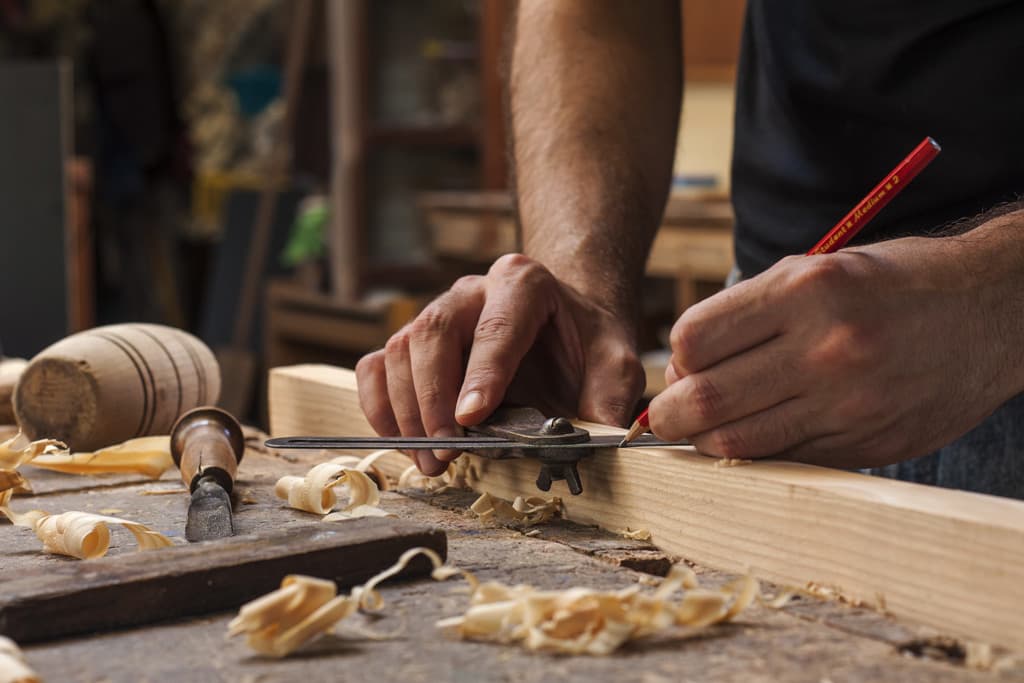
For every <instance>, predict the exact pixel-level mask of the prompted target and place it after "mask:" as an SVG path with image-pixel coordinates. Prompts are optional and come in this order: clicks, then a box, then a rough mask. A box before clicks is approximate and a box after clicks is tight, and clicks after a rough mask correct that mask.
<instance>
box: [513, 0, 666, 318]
mask: <svg viewBox="0 0 1024 683" xmlns="http://www.w3.org/2000/svg"><path fill="white" fill-rule="evenodd" d="M679 28H680V24H679V3H678V2H677V1H676V0H658V1H654V0H649V1H647V2H644V3H623V2H616V1H614V0H611V1H609V0H587V1H586V2H579V1H578V0H522V2H520V3H519V7H518V12H517V18H516V41H515V44H514V49H513V57H512V73H511V89H510V93H511V94H510V109H511V111H510V120H511V128H512V131H511V133H512V144H513V159H514V166H513V170H514V175H515V184H516V190H517V202H518V204H517V208H518V214H519V221H520V226H521V230H522V236H523V248H524V251H525V253H526V254H527V255H529V256H531V257H533V258H534V259H536V260H538V261H540V262H541V263H543V264H544V265H545V266H547V267H548V268H549V269H550V270H551V271H552V272H554V273H555V275H556V276H558V277H559V278H560V279H562V280H563V281H565V282H567V283H568V284H570V285H572V286H573V287H574V288H576V289H577V290H579V291H580V292H582V293H583V294H584V295H586V296H587V297H588V298H590V299H591V300H593V301H595V302H597V303H598V304H600V305H602V306H604V307H605V308H607V309H609V310H612V311H616V312H620V313H625V312H626V311H629V310H630V308H631V307H632V306H633V305H634V304H635V299H636V295H637V287H638V285H639V283H640V280H641V277H642V275H643V269H644V264H645V262H646V258H647V252H648V249H649V248H650V244H651V241H652V239H653V237H654V233H655V231H656V230H657V227H658V223H659V221H660V218H661V214H662V211H663V210H664V204H665V199H666V197H667V193H668V189H669V186H670V179H671V171H672V161H673V157H674V152H675V144H674V142H675V136H676V129H677V125H678V118H679V106H680V101H681V87H682V75H681V49H680V42H679V41H680V36H679Z"/></svg>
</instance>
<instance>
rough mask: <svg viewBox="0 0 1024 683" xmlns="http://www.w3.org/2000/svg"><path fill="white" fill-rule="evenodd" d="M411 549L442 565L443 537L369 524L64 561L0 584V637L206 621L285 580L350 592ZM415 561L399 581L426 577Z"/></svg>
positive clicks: (26, 638) (377, 521) (398, 524)
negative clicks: (308, 579)
mask: <svg viewBox="0 0 1024 683" xmlns="http://www.w3.org/2000/svg"><path fill="white" fill-rule="evenodd" d="M417 546H425V547H428V548H433V549H434V550H436V551H437V552H438V553H440V554H441V556H442V557H444V556H445V553H446V550H447V543H446V538H445V534H444V532H443V531H440V530H437V529H428V528H425V527H422V526H418V525H416V524H411V523H409V522H402V521H398V520H392V519H384V518H379V517H377V518H365V519H356V520H351V521H347V522H345V523H344V524H335V525H326V524H325V525H318V526H313V527H306V528H303V529H289V530H287V531H282V532H279V533H277V534H269V535H267V534H258V535H257V534H252V535H248V536H236V537H234V538H229V539H222V540H217V541H209V542H206V543H194V544H190V545H186V546H175V547H171V548H164V549H161V550H155V551H150V552H145V553H132V554H129V555H121V556H114V557H108V558H101V559H98V560H90V561H88V562H67V563H64V564H61V565H59V566H57V567H53V568H51V569H50V571H48V572H46V573H45V574H41V575H39V574H36V575H29V576H24V577H23V578H19V579H14V580H11V581H6V582H4V584H3V596H2V597H0V634H2V635H5V636H7V637H9V638H12V639H14V640H16V641H18V642H23V643H27V642H35V641H40V640H51V639H54V638H59V637H62V636H69V635H76V634H80V633H94V632H97V631H104V630H109V629H113V628H124V627H126V626H136V625H139V624H148V623H152V622H154V621H162V620H166V619H176V618H180V617H184V616H190V615H196V614H208V613H211V612H217V611H221V610H226V609H231V608H235V607H238V606H240V605H241V604H243V603H245V602H247V601H248V600H251V599H253V598H255V597H258V596H260V595H263V594H264V593H268V592H270V591H272V590H274V589H275V588H277V587H278V585H279V584H280V582H281V579H282V578H283V577H284V576H286V575H287V574H308V575H311V576H317V577H321V578H326V579H332V580H334V581H335V582H337V583H338V584H339V585H341V586H350V585H354V584H356V583H359V582H362V581H365V580H366V579H368V578H370V577H371V576H373V575H374V574H376V573H377V572H379V571H381V570H383V569H386V568H388V567H389V566H391V565H392V564H394V562H395V561H396V560H397V559H398V557H399V555H401V554H402V553H403V552H404V551H405V550H408V549H409V548H415V547H417ZM421 559H422V560H423V561H415V562H412V563H410V565H409V567H408V568H407V569H406V571H405V572H403V574H404V575H406V576H412V575H423V574H427V573H428V572H429V570H430V563H429V562H427V561H426V560H425V558H421Z"/></svg>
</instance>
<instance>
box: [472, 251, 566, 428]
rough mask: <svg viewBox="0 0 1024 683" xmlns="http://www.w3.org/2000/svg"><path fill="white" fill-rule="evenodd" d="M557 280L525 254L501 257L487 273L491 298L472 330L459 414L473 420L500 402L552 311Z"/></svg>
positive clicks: (485, 415) (476, 421) (488, 294)
mask: <svg viewBox="0 0 1024 683" xmlns="http://www.w3.org/2000/svg"><path fill="white" fill-rule="evenodd" d="M556 287H557V284H556V283H555V281H554V276H552V275H551V274H550V273H549V272H548V271H547V270H546V269H545V268H544V267H543V266H541V265H539V264H537V263H535V262H533V261H532V260H530V259H528V258H527V257H525V256H521V255H519V254H510V255H508V256H503V257H502V258H500V259H498V260H497V261H496V262H495V264H494V266H492V267H491V271H490V272H489V273H488V276H487V299H486V302H485V303H484V306H483V309H482V310H481V312H480V318H479V320H478V321H477V325H476V329H475V331H474V333H473V346H472V348H471V349H470V352H469V361H468V363H467V364H466V376H465V380H464V381H463V383H462V391H461V392H460V393H459V401H458V404H457V406H456V409H455V417H456V419H457V420H458V421H459V423H460V424H462V425H464V426H467V427H468V426H471V425H474V424H476V423H478V422H479V421H480V420H482V419H484V418H485V417H487V416H488V415H490V414H491V413H492V412H493V411H494V409H495V408H497V407H498V404H499V403H501V400H502V398H503V397H504V395H505V391H506V390H507V389H508V386H509V384H511V382H512V378H513V377H514V376H515V373H516V370H517V369H518V367H519V363H520V362H521V361H522V360H523V356H525V355H526V352H527V351H529V350H530V347H531V346H533V343H534V341H535V340H536V338H537V334H538V332H539V331H540V329H541V327H542V326H543V325H544V324H545V323H546V322H547V321H548V319H549V318H550V317H551V314H552V312H553V308H554V300H555V299H554V297H555V296H556V292H555V288H556Z"/></svg>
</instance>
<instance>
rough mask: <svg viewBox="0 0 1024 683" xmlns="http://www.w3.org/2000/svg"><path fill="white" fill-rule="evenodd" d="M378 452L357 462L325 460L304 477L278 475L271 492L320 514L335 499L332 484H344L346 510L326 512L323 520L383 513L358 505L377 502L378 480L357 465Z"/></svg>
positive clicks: (330, 507)
mask: <svg viewBox="0 0 1024 683" xmlns="http://www.w3.org/2000/svg"><path fill="white" fill-rule="evenodd" d="M377 453H380V451H378V452H377ZM377 453H375V454H371V455H370V456H367V458H364V459H363V460H362V461H360V463H356V464H353V465H352V466H350V464H338V463H337V462H325V463H321V464H319V465H316V466H315V467H313V469H311V470H310V471H309V472H307V473H306V476H304V477H295V476H286V477H281V478H280V479H278V480H277V484H276V485H275V486H274V493H275V494H276V495H277V497H278V498H283V499H284V500H286V501H288V506H289V507H292V508H295V509H296V510H303V511H305V512H313V513H316V514H321V515H323V514H327V513H330V512H331V510H333V508H334V506H335V505H336V504H337V503H338V494H337V493H336V492H335V490H334V489H335V487H336V486H340V485H343V484H344V485H347V486H348V489H349V500H348V505H346V506H345V508H344V510H343V512H345V513H347V514H344V515H340V514H339V515H328V517H327V518H325V519H324V521H336V520H338V519H348V518H352V517H366V516H370V515H381V514H386V513H384V512H383V511H381V512H379V513H377V512H370V511H368V510H365V509H361V508H369V507H377V506H378V505H379V504H380V490H379V489H378V488H377V484H375V483H374V481H373V480H372V479H370V477H369V476H367V475H366V474H365V472H363V471H362V470H359V469H357V468H356V466H357V465H358V464H361V463H363V462H364V461H367V460H369V458H371V457H373V456H374V455H377ZM343 457H344V456H343ZM343 462H348V461H343ZM372 462H373V461H372V460H369V463H368V464H366V467H369V466H370V464H372Z"/></svg>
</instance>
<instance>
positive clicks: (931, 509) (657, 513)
mask: <svg viewBox="0 0 1024 683" xmlns="http://www.w3.org/2000/svg"><path fill="white" fill-rule="evenodd" d="M583 426H585V427H586V428H588V429H591V430H592V432H594V433H600V434H621V433H622V430H620V429H614V428H610V427H603V426H600V425H590V424H584V425H583ZM270 428H271V432H272V433H273V435H274V436H295V435H351V436H361V435H369V434H372V433H373V432H372V430H371V429H370V427H369V425H368V424H367V422H366V420H365V418H364V417H363V414H362V411H361V410H360V409H359V402H358V397H357V395H356V382H355V375H354V373H352V372H351V371H348V370H343V369H340V368H334V367H329V366H316V365H300V366H293V367H286V368H276V369H274V370H272V371H271V374H270ZM469 457H470V460H471V466H470V475H469V482H470V485H471V486H473V488H475V489H477V490H478V491H488V492H490V493H491V494H493V495H497V496H500V497H502V498H506V499H511V498H513V497H515V496H516V495H521V494H530V493H535V492H536V489H535V488H534V484H533V482H534V479H535V477H536V474H537V466H536V464H535V463H531V462H529V461H523V460H501V461H496V460H486V459H483V458H479V457H476V456H469ZM407 463H408V461H403V460H402V459H401V458H397V457H396V459H395V460H393V461H385V462H384V463H382V465H383V466H384V467H387V468H388V469H392V470H393V471H395V470H398V469H400V468H401V467H402V466H403V465H405V464H407ZM579 469H580V473H581V475H582V477H583V482H584V488H585V491H584V493H583V495H581V496H570V495H568V493H567V492H566V491H565V489H564V486H563V485H562V484H561V483H557V484H556V485H555V489H554V490H553V493H556V494H559V495H561V496H562V498H563V500H564V501H565V511H566V516H567V517H568V518H569V519H572V520H575V521H578V522H582V523H584V524H597V525H599V526H601V527H604V528H606V529H610V530H613V531H618V530H622V529H625V528H627V527H628V528H630V529H637V528H645V529H649V530H650V531H651V533H652V535H653V540H654V542H655V543H656V544H657V545H658V546H659V547H661V548H662V549H663V550H666V551H669V552H671V553H675V554H677V555H680V556H682V557H684V558H687V559H690V560H693V561H695V562H698V563H701V564H704V565H707V566H710V567H714V568H717V569H723V570H726V571H731V572H747V571H750V572H753V573H754V574H755V575H756V576H758V577H760V578H763V579H766V580H769V581H773V582H776V583H778V584H781V585H784V586H796V587H803V586H806V585H807V584H809V583H814V584H817V585H818V586H821V587H824V588H828V589H832V590H835V591H836V592H837V593H838V594H840V595H842V596H844V597H846V598H848V599H850V600H853V601H858V602H863V603H865V604H867V605H873V606H876V607H878V608H880V609H885V610H887V611H888V612H890V613H892V614H894V615H896V616H899V617H905V618H908V619H911V620H913V621H916V622H920V623H922V624H925V625H928V626H931V627H934V628H936V629H939V630H940V631H941V632H943V633H947V634H950V635H954V636H959V637H963V638H968V639H972V640H978V641H982V642H988V643H993V644H997V645H1003V646H1007V647H1012V648H1024V617H1022V615H1024V502H1021V501H1016V500H1010V499H1006V498H998V497H995V496H984V495H980V494H974V493H966V492H962V491H952V490H948V489H939V488H933V487H929V486H922V485H919V484H910V483H906V482H900V481H893V480H889V479H882V478H877V477H869V476H865V475H861V474H855V473H852V472H844V471H839V470H831V469H825V468H821V467H814V466H811V465H802V464H797V463H787V462H781V461H762V462H757V463H754V464H750V465H746V466H741V467H716V466H715V460H714V459H712V458H708V457H704V456H701V455H698V454H697V453H695V452H694V451H693V450H692V449H683V448H630V449H625V450H615V449H609V450H607V451H602V452H599V453H598V454H596V455H595V456H593V457H592V458H590V459H589V460H587V461H585V462H584V463H582V464H581V465H580V468H579Z"/></svg>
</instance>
